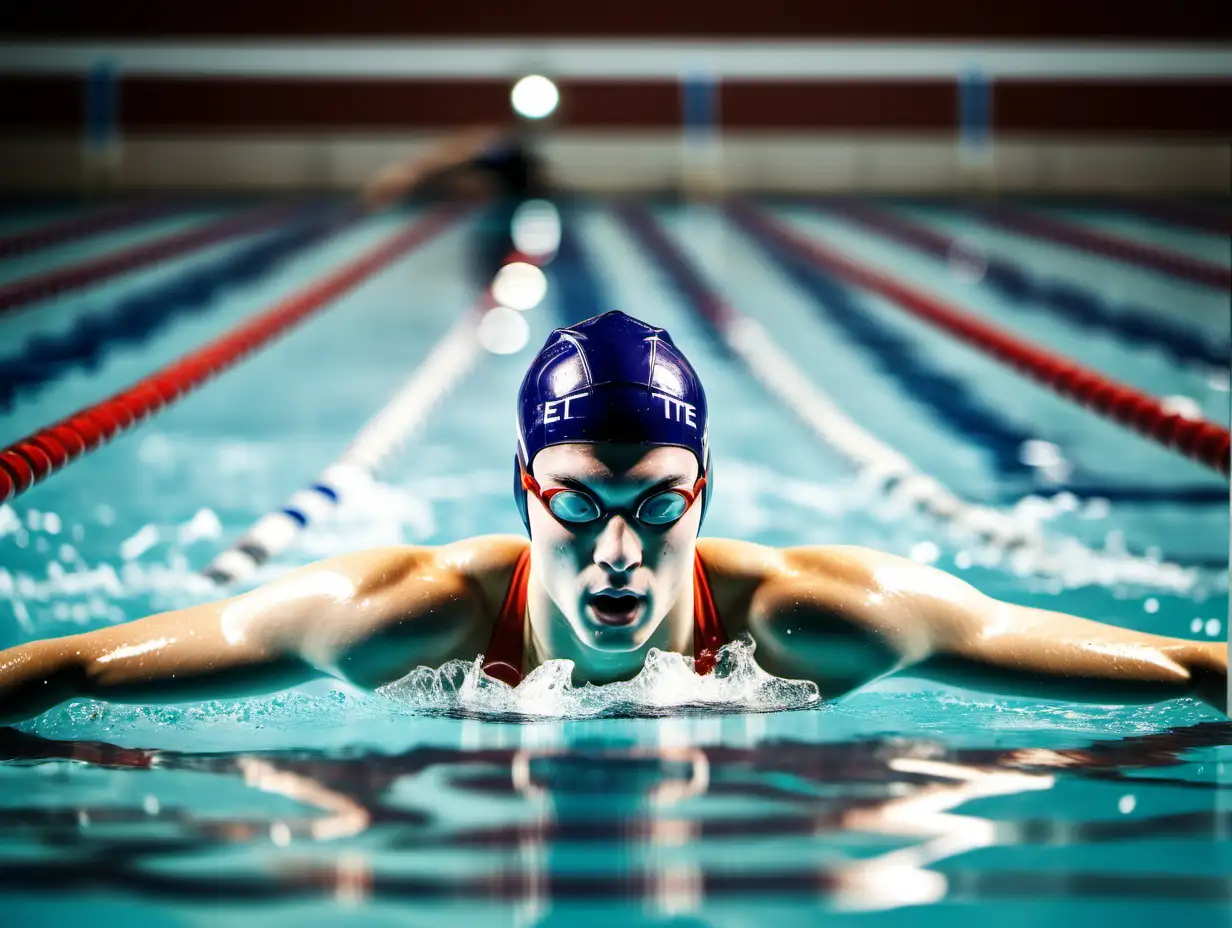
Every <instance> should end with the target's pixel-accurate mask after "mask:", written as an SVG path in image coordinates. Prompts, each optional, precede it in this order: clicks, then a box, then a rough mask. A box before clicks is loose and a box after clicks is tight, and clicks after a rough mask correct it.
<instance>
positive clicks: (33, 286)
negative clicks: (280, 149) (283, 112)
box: [0, 203, 304, 317]
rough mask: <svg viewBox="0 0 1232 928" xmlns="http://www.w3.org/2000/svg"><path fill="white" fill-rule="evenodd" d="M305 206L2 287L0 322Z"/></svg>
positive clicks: (209, 226) (250, 214)
mask: <svg viewBox="0 0 1232 928" xmlns="http://www.w3.org/2000/svg"><path fill="white" fill-rule="evenodd" d="M303 209H304V207H303V206H302V205H300V206H296V205H293V204H285V203H284V204H277V205H274V206H264V207H261V208H259V209H255V210H249V211H247V212H244V213H241V214H240V215H238V216H227V217H225V218H223V219H219V220H216V221H213V222H209V223H206V224H205V225H201V226H196V227H194V228H191V229H187V230H185V231H182V232H177V233H175V234H172V235H167V236H164V237H162V238H158V239H155V240H154V241H152V242H142V243H140V244H138V245H133V246H131V247H129V248H125V249H122V250H120V251H116V252H112V253H110V254H105V255H101V256H99V257H97V258H90V259H88V260H85V261H80V262H77V263H75V264H71V265H69V266H67V267H59V268H54V269H53V270H50V271H45V272H43V273H40V274H34V275H32V276H30V277H23V278H20V279H18V280H14V281H10V282H9V283H6V284H0V317H2V316H4V315H5V314H6V313H11V312H16V311H17V310H20V309H24V308H26V307H27V306H29V305H31V304H32V303H36V302H38V301H39V300H45V299H49V298H51V297H57V296H62V295H63V294H65V293H69V292H71V291H73V290H80V289H81V288H83V287H86V286H89V285H90V284H95V283H99V282H101V281H104V280H108V279H109V278H112V277H118V276H119V275H120V274H126V273H128V272H129V271H135V270H139V269H140V268H143V267H148V266H150V265H152V264H155V263H157V262H159V261H168V260H170V259H172V258H178V257H180V256H182V255H185V254H188V253H189V252H192V251H197V250H199V249H202V248H206V247H208V246H210V245H217V244H219V243H221V242H225V241H227V240H228V239H232V238H238V237H239V236H241V235H250V234H252V233H254V232H259V231H261V230H263V229H268V228H272V227H273V226H276V225H278V224H279V223H282V222H284V221H285V220H286V219H287V218H288V217H290V216H292V215H294V214H295V213H297V212H302V211H303Z"/></svg>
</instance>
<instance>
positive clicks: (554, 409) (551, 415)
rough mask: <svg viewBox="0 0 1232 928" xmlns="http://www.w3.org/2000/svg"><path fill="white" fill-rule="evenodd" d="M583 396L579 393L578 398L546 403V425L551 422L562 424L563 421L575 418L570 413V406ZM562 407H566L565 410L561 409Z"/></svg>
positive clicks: (571, 397) (544, 415)
mask: <svg viewBox="0 0 1232 928" xmlns="http://www.w3.org/2000/svg"><path fill="white" fill-rule="evenodd" d="M582 396H583V394H580V393H579V394H578V395H576V396H566V397H565V398H564V399H563V400H549V401H548V402H546V403H544V404H543V422H544V424H545V425H546V424H548V423H549V422H560V421H561V420H563V419H573V418H575V417H574V416H573V415H571V414H570V412H569V404H570V403H572V402H573V401H574V400H576V399H581V397H582ZM562 406H563V407H564V409H563V410H562V409H561V407H562ZM562 413H563V414H562Z"/></svg>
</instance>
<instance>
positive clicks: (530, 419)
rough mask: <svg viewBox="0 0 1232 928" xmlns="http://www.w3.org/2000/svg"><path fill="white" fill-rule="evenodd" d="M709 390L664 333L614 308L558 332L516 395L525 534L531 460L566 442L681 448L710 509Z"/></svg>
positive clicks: (518, 495)
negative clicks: (693, 460)
mask: <svg viewBox="0 0 1232 928" xmlns="http://www.w3.org/2000/svg"><path fill="white" fill-rule="evenodd" d="M708 422H709V420H708V417H707V412H706V393H705V391H704V390H703V389H702V384H701V381H700V380H699V379H698V377H697V372H696V371H695V370H693V365H692V364H690V363H689V361H688V359H687V358H686V357H685V356H684V355H683V354H681V352H680V349H679V348H677V347H676V345H675V343H674V342H673V341H672V337H671V336H670V335H668V334H667V331H666V330H664V329H658V328H655V327H654V326H651V325H647V324H646V323H644V322H642V321H640V320H638V319H634V318H633V317H632V316H629V315H626V314H625V313H622V312H619V311H616V310H613V311H612V312H607V313H604V314H603V315H601V316H594V317H592V318H590V319H587V320H585V321H584V322H579V323H578V324H577V325H574V326H569V327H568V328H562V329H556V330H555V331H553V332H552V334H551V335H549V336H548V340H547V342H545V343H544V346H543V347H542V348H541V349H540V350H539V353H538V354H537V355H536V356H535V359H534V360H533V361H532V362H531V365H530V370H528V371H527V372H526V376H525V377H524V378H523V380H522V390H521V394H520V396H519V398H518V454H517V460H515V461H514V475H513V488H514V489H513V492H514V498H515V499H516V500H517V503H518V510H519V511H520V512H521V514H522V521H523V523H525V525H526V531H527V532H530V515H529V513H528V512H527V503H526V490H525V489H523V487H522V475H521V472H520V470H519V465H521V466H523V467H525V468H526V469H527V470H528V471H529V470H530V468H531V464H532V463H533V462H534V460H535V455H536V454H538V453H539V452H540V451H542V450H543V449H544V448H547V447H548V446H550V445H562V444H566V443H568V442H600V441H606V442H628V443H630V444H645V445H678V446H680V447H682V448H688V449H689V450H690V451H692V452H693V454H694V455H695V456H696V457H697V466H698V468H699V470H700V472H701V473H703V474H705V476H706V478H707V479H706V487H705V489H703V490H702V494H703V498H702V518H703V519H705V517H706V508H707V507H708V506H709V504H710V491H711V487H712V486H713V483H712V482H711V480H710V432H709V428H708Z"/></svg>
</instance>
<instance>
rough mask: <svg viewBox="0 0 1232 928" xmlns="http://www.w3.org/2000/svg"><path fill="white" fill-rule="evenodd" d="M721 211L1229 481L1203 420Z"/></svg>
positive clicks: (764, 223) (818, 248)
mask: <svg viewBox="0 0 1232 928" xmlns="http://www.w3.org/2000/svg"><path fill="white" fill-rule="evenodd" d="M727 210H728V214H729V215H730V216H731V217H732V219H733V220H734V221H735V222H736V223H737V224H739V225H741V226H743V227H744V228H746V229H748V230H749V231H751V232H752V233H753V234H755V235H758V236H761V237H763V238H765V239H768V240H769V241H772V242H774V243H775V244H776V245H778V246H779V247H780V248H783V249H784V250H785V251H788V252H791V253H793V254H795V255H797V256H798V257H801V258H803V259H804V260H806V261H809V262H811V263H813V264H816V265H818V266H819V267H822V268H824V269H825V270H826V271H827V272H829V273H832V274H834V275H835V276H836V277H840V278H842V279H844V280H846V281H849V282H851V283H854V284H857V285H858V286H861V287H864V288H865V289H868V290H871V291H873V292H874V293H878V294H881V295H882V296H885V297H888V298H889V299H890V300H892V301H893V302H894V304H895V305H897V306H899V307H900V308H902V309H904V310H906V311H908V312H910V313H911V314H912V315H915V316H917V317H919V318H921V319H924V320H925V321H927V322H931V323H932V324H934V325H936V326H937V327H938V328H941V329H944V330H945V331H947V332H949V333H950V334H951V335H956V336H957V337H959V338H961V339H962V340H963V341H965V342H968V343H969V344H971V345H974V346H975V347H976V348H979V349H981V350H982V351H984V352H985V353H987V354H990V355H992V356H993V357H995V358H998V359H999V360H1001V361H1004V362H1005V363H1006V364H1008V365H1009V366H1011V367H1013V368H1014V369H1015V370H1017V371H1019V372H1020V373H1023V374H1026V375H1027V376H1029V377H1031V378H1032V379H1033V380H1035V381H1037V382H1039V383H1041V384H1043V385H1044V386H1046V387H1049V388H1050V389H1051V390H1053V391H1054V392H1055V393H1059V394H1061V395H1062V396H1064V397H1066V398H1068V399H1071V400H1074V401H1075V402H1077V403H1079V404H1080V405H1082V406H1085V407H1087V408H1089V409H1092V410H1094V411H1095V412H1098V413H1100V414H1101V415H1103V416H1105V417H1107V418H1109V419H1112V420H1113V421H1115V422H1118V423H1120V424H1121V425H1124V426H1126V427H1127V428H1130V429H1132V430H1133V431H1135V432H1138V433H1139V434H1141V435H1145V436H1146V437H1147V438H1150V439H1153V440H1154V441H1157V442H1159V443H1160V444H1162V445H1165V446H1167V447H1170V448H1176V449H1177V450H1179V451H1180V452H1181V453H1182V454H1184V455H1185V456H1186V457H1188V458H1191V459H1193V460H1195V461H1198V462H1199V463H1201V464H1205V465H1206V466H1207V467H1209V468H1211V469H1212V470H1216V471H1218V472H1219V473H1221V474H1224V475H1225V476H1226V475H1227V474H1228V471H1229V453H1230V451H1232V435H1229V433H1228V430H1227V429H1225V428H1223V427H1221V426H1219V425H1216V424H1215V423H1213V422H1207V421H1205V420H1203V419H1186V418H1184V417H1183V416H1178V415H1176V414H1175V413H1170V412H1168V411H1167V410H1166V409H1164V407H1163V405H1162V404H1161V403H1160V402H1159V400H1157V399H1156V398H1155V397H1153V396H1149V395H1147V394H1145V393H1141V392H1139V391H1138V390H1135V389H1134V388H1133V387H1130V386H1127V385H1125V384H1122V383H1119V382H1117V381H1115V380H1112V379H1111V378H1109V377H1105V376H1104V375H1102V374H1098V373H1096V372H1095V371H1092V370H1089V369H1087V368H1085V367H1083V366H1082V365H1080V364H1077V363H1075V362H1073V361H1070V360H1069V359H1068V358H1064V357H1061V356H1059V355H1056V354H1053V353H1052V352H1049V351H1045V350H1044V349H1042V348H1039V347H1038V346H1036V345H1033V344H1031V343H1030V342H1026V341H1023V340H1022V339H1020V338H1018V337H1016V336H1013V335H1010V334H1008V333H1006V332H1003V331H1001V330H1000V329H998V328H996V327H995V326H993V325H990V324H989V323H987V322H984V321H982V320H979V319H975V318H972V317H971V316H968V315H967V314H966V313H963V312H960V311H958V310H956V309H953V308H951V307H949V306H946V305H945V304H944V303H942V302H941V301H940V300H938V299H936V298H934V297H931V296H928V295H926V294H924V293H921V292H919V291H917V290H914V289H912V288H911V287H909V286H907V285H906V284H903V283H901V282H900V281H897V280H895V279H894V278H892V277H890V276H889V275H887V274H883V273H881V272H880V271H876V270H874V269H872V268H870V267H867V266H865V265H863V264H859V263H857V262H856V261H853V260H851V259H850V258H847V257H845V256H843V255H841V254H839V253H838V252H836V251H834V250H832V249H830V248H828V247H826V246H825V245H822V244H821V243H819V242H816V241H813V240H811V239H808V238H806V237H805V236H803V235H801V234H799V233H797V232H795V231H794V230H792V229H790V228H788V227H787V226H786V225H785V224H784V223H782V222H780V221H778V220H776V219H772V218H771V217H769V216H768V215H767V214H765V213H764V212H762V211H761V210H758V209H754V208H752V207H750V206H748V205H747V204H737V205H733V206H729V207H728V208H727Z"/></svg>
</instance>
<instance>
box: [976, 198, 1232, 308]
mask: <svg viewBox="0 0 1232 928" xmlns="http://www.w3.org/2000/svg"><path fill="white" fill-rule="evenodd" d="M974 212H975V215H977V216H979V217H980V219H982V220H983V221H985V222H987V223H989V224H991V225H995V226H1000V227H1001V228H1003V229H1008V230H1010V231H1011V232H1016V233H1018V234H1020V235H1028V236H1030V237H1031V238H1037V239H1043V240H1045V241H1051V242H1057V243H1059V244H1062V245H1066V246H1068V247H1070V248H1077V249H1079V250H1081V251H1088V252H1091V253H1093V254H1097V255H1102V256H1103V257H1105V258H1112V259H1114V260H1116V261H1121V262H1124V263H1125V264H1135V265H1138V266H1139V267H1144V268H1149V269H1151V270H1153V271H1159V272H1160V273H1163V274H1168V275H1170V276H1172V277H1176V278H1179V279H1181V280H1188V281H1191V282H1193V283H1197V284H1202V285H1203V286H1207V287H1214V288H1215V289H1217V290H1232V268H1229V267H1223V266H1221V265H1218V264H1212V263H1211V262H1209V261H1203V260H1201V259H1199V258H1191V257H1190V256H1189V255H1183V254H1180V253H1179V252H1175V251H1169V250H1167V249H1165V248H1158V247H1156V246H1154V245H1147V244H1145V243H1142V242H1135V241H1133V240H1131V239H1128V238H1125V237H1123V236H1120V235H1113V234H1112V233H1110V232H1102V231H1097V230H1095V229H1084V228H1080V227H1079V226H1076V225H1074V224H1072V223H1069V222H1064V221H1062V220H1060V219H1055V218H1052V217H1048V216H1041V215H1039V214H1037V213H1031V212H1027V211H1026V210H1020V209H1014V208H1012V207H1009V206H1005V205H1003V204H998V205H995V206H992V205H987V206H980V207H977V208H976V209H975V211H974Z"/></svg>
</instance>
